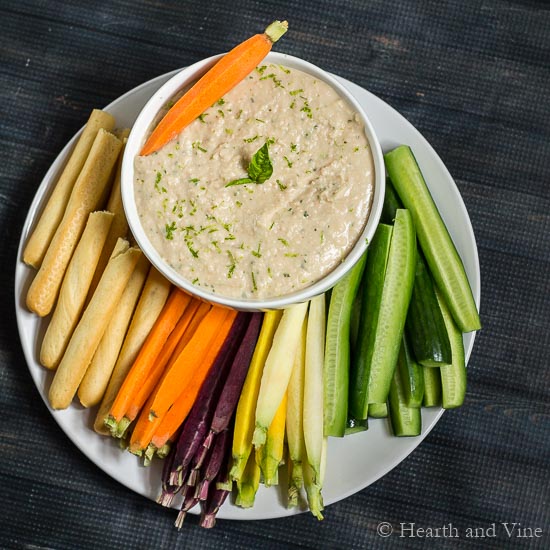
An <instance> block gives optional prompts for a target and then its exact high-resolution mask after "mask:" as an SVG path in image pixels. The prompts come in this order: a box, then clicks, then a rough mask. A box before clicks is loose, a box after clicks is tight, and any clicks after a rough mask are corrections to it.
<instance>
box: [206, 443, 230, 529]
mask: <svg viewBox="0 0 550 550" xmlns="http://www.w3.org/2000/svg"><path fill="white" fill-rule="evenodd" d="M229 458H230V454H229V453H226V455H225V460H224V464H223V466H222V468H221V471H220V474H219V475H218V477H217V478H216V483H215V484H211V488H210V491H208V497H207V500H206V502H201V519H200V524H199V525H200V526H201V527H205V528H206V529H211V528H212V527H214V525H215V524H216V514H217V513H218V511H219V509H220V508H221V507H222V505H223V503H224V502H225V500H226V499H227V496H228V495H229V493H230V492H231V484H230V482H229V462H230V460H229ZM228 485H229V486H228Z"/></svg>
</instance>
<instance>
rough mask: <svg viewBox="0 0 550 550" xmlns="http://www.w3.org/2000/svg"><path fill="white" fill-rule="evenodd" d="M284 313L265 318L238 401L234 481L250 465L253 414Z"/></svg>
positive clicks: (234, 444) (271, 313)
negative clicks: (270, 351)
mask: <svg viewBox="0 0 550 550" xmlns="http://www.w3.org/2000/svg"><path fill="white" fill-rule="evenodd" d="M282 314H283V312H282V311H268V312H267V313H266V314H265V315H264V320H263V322H262V328H261V330H260V336H259V337H258V342H257V343H256V348H255V349H254V355H253V356H252V361H251V362H250V367H249V369H248V374H247V375H246V380H245V381H244V385H243V389H242V392H241V397H240V398H239V404H238V405H237V413H236V416H235V430H234V433H233V449H232V454H233V466H232V467H231V471H230V473H229V475H230V477H231V478H232V479H233V480H235V481H238V480H239V479H240V478H241V476H242V475H243V472H244V470H245V467H246V465H247V463H248V462H249V456H250V451H251V449H252V434H253V433H254V422H255V418H254V413H255V411H256V402H257V401H258V393H259V391H260V382H261V380H262V372H263V369H264V365H265V361H266V358H267V355H268V353H269V350H270V349H271V345H272V343H273V335H274V334H275V330H276V329H277V326H278V325H279V321H280V320H281V316H282Z"/></svg>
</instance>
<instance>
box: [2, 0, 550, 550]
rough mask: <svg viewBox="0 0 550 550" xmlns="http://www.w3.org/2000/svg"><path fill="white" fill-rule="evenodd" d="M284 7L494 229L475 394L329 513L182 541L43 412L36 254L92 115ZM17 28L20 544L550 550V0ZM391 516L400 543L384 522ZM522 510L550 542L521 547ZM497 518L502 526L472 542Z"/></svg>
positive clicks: (9, 136) (11, 165) (478, 224)
mask: <svg viewBox="0 0 550 550" xmlns="http://www.w3.org/2000/svg"><path fill="white" fill-rule="evenodd" d="M275 18H288V19H289V20H290V21H291V27H290V31H289V33H288V35H287V37H285V39H284V40H283V41H281V43H280V44H278V45H277V49H278V50H279V51H283V52H286V53H290V54H293V55H297V56H300V57H303V58H306V59H308V60H310V61H312V62H313V63H316V64H318V65H320V66H321V67H323V68H325V69H327V70H329V71H331V72H334V73H337V74H339V75H341V76H343V77H346V78H348V79H350V80H352V81H354V82H356V83H357V84H359V85H361V86H363V87H365V88H367V89H369V90H370V91H372V92H373V93H375V94H376V95H378V96H379V97H381V98H382V99H383V100H385V101H387V102H388V103H389V104H390V105H392V106H393V107H394V108H396V109H397V110H398V111H400V112H401V113H402V114H403V115H404V116H405V117H406V118H408V119H409V120H410V121H411V122H412V123H413V124H414V125H415V126H416V127H417V128H418V129H419V130H420V131H421V132H422V133H423V134H424V135H425V136H426V138H427V139H428V140H429V141H430V142H431V144H432V145H433V146H434V148H435V149H436V151H437V152H438V153H439V155H440V156H441V158H442V159H443V161H444V162H445V164H446V165H447V167H448V168H449V170H450V172H451V173H452V174H453V176H454V177H455V179H456V182H457V185H458V187H459V189H460V191H461V193H462V196H463V198H464V201H465V203H466V206H467V208H468V211H469V214H470V217H471V220H472V224H473V227H474V231H475V235H476V239H477V244H478V248H479V257H480V262H481V281H482V298H481V310H482V321H483V330H482V331H481V332H480V334H479V335H478V337H477V339H476V344H475V347H474V351H473V354H472V357H471V360H470V365H469V387H468V395H467V399H466V403H465V405H464V407H462V408H461V409H460V410H456V411H451V412H448V413H446V414H445V415H444V416H443V418H442V419H441V421H440V422H439V423H438V424H437V426H436V427H435V429H434V430H433V431H432V432H431V433H430V435H429V436H428V437H427V438H426V440H425V441H424V442H423V443H422V444H421V445H420V447H419V448H418V449H417V450H415V451H414V452H413V453H412V454H411V455H410V456H409V457H408V458H407V459H406V460H405V461H403V462H402V463H401V464H400V465H399V466H398V467H397V468H395V469H394V470H393V471H392V472H390V473H389V474H388V475H386V476H385V477H384V478H382V479H381V480H379V481H378V482H377V483H375V484H373V485H372V486H370V487H368V488H367V489H365V490H363V491H361V492H359V493H357V494H356V495H354V496H352V497H350V498H348V499H347V500H345V501H342V502H340V503H337V504H334V505H332V506H330V507H328V508H327V510H326V519H325V520H324V521H323V522H321V523H319V522H317V520H315V519H314V518H313V517H311V516H310V515H309V514H303V515H300V516H295V517H291V518H286V519H278V520H269V521H258V522H233V521H223V520H220V521H218V524H217V526H216V527H215V529H213V530H210V531H206V530H203V529H200V528H199V527H198V526H197V520H196V518H194V517H192V518H189V520H188V521H187V522H186V525H185V527H184V529H182V531H181V532H177V530H176V529H175V528H174V527H173V521H174V519H175V513H174V512H172V511H167V510H165V509H163V508H161V507H160V506H158V505H156V504H154V503H153V502H150V501H148V500H146V499H145V498H143V497H141V496H139V495H136V494H134V493H133V492H131V491H129V490H128V489H126V488H124V487H123V486H121V485H119V484H118V483H117V482H116V481H114V480H112V479H110V478H109V477H108V476H106V475H105V474H104V473H103V472H101V471H100V470H99V469H98V468H97V467H96V466H95V465H94V464H93V463H91V462H90V461H89V460H88V459H87V458H86V457H85V456H84V455H83V454H82V453H80V452H79V451H78V450H77V449H76V447H74V446H73V444H72V443H71V442H70V440H69V439H68V438H67V437H66V436H65V435H64V434H63V432H62V431H61V430H60V429H59V427H58V426H57V424H56V423H55V421H54V420H53V419H52V417H51V416H50V414H49V413H48V411H47V409H46V407H45V406H44V405H43V403H42V401H41V399H40V396H39V394H38V392H37V390H36V388H35V386H34V384H33V382H32V379H31V377H30V375H29V373H28V370H27V367H26V364H25V359H24V356H23V353H22V351H21V346H20V344H19V338H18V335H17V328H16V323H15V314H14V298H13V287H14V278H13V272H14V265H15V262H16V261H17V258H16V250H17V245H18V242H19V238H20V233H21V229H22V225H23V222H24V220H25V217H26V214H27V211H28V207H29V205H30V203H31V201H32V198H33V196H34V193H35V191H36V189H37V187H38V185H39V183H40V181H41V179H42V177H43V175H44V174H45V172H46V171H47V169H48V167H49V165H50V164H51V162H52V161H53V160H54V159H55V157H56V156H57V154H58V153H59V151H60V150H61V149H62V147H63V146H64V144H65V143H66V142H67V140H68V139H69V138H70V137H71V136H72V135H73V134H74V132H75V131H76V130H77V129H78V128H79V127H80V126H81V125H82V124H83V122H84V121H85V120H86V118H87V115H88V113H89V111H90V110H91V109H92V108H94V107H100V106H103V105H105V104H107V103H109V102H110V101H112V100H113V99H115V98H116V97H118V96H120V95H121V94H122V93H124V92H126V91H127V90H129V89H131V88H133V87H134V86H136V85H138V84H139V83H141V82H144V81H146V80H149V79H150V78H153V77H155V76H157V75H159V74H162V73H165V72H167V71H169V70H172V69H174V68H177V67H181V66H184V65H187V64H189V63H192V62H194V61H197V60H199V59H201V58H203V57H205V56H209V55H212V54H215V53H219V52H222V51H225V50H227V49H228V48H230V47H231V46H232V45H234V44H235V43H237V42H238V41H240V40H241V39H243V38H244V37H245V36H247V35H249V34H250V33H251V32H257V31H259V30H261V29H262V28H263V26H264V25H265V23H266V22H269V21H271V20H273V19H275ZM0 20H1V21H2V32H1V34H0V51H1V57H0V59H1V63H0V96H1V101H0V140H1V147H0V166H1V173H2V177H1V178H0V197H1V200H0V224H1V235H2V239H1V244H0V246H1V247H2V258H3V269H2V270H1V273H0V277H1V285H0V288H1V289H2V290H1V292H0V299H1V307H2V318H1V320H0V326H1V328H2V330H1V334H0V387H1V390H2V391H1V392H0V417H1V418H2V424H1V427H0V485H1V487H2V491H1V492H2V503H3V505H2V513H1V514H0V547H2V548H56V549H69V548H82V549H87V548H93V549H97V548H142V549H150V548H216V549H222V548H227V549H237V548H243V549H249V548H270V549H271V548H273V549H275V548H288V547H303V548H334V549H336V548H385V547H386V546H387V545H388V544H390V545H392V546H396V547H402V548H421V547H424V546H425V545H426V543H428V544H429V545H430V547H437V548H455V547H456V548H459V547H460V548H462V547H471V548H475V547H481V546H482V545H483V547H487V548H504V547H506V546H508V545H513V546H514V547H518V548H531V547H532V548H549V547H550V513H549V509H550V506H549V497H550V485H549V464H550V397H549V387H550V369H549V364H550V359H549V358H550V337H549V334H550V283H549V281H550V170H549V168H548V167H549V165H550V107H549V97H550V30H549V29H550V11H549V9H548V3H547V2H545V1H543V0H541V1H539V2H536V1H527V0H523V1H521V0H515V1H513V0H485V1H483V2H479V1H478V0H443V1H417V2H403V1H401V0H369V1H364V0H347V1H346V0H330V1H329V0H318V1H316V2H314V1H305V0H301V1H299V0H286V1H275V0H266V1H259V0H257V1H245V0H233V1H232V2H225V1H220V0H210V1H209V2H184V1H180V2H178V1H171V2H169V1H163V0H160V1H158V2H146V1H141V0H133V1H124V0H114V1H109V2H107V1H90V2H77V1H75V0H71V1H63V2H43V1H39V0H18V1H17V2H10V1H8V0H2V1H0ZM365 460H368V457H365ZM330 467H335V468H337V467H338V465H337V464H332V465H331V466H330ZM380 522H388V523H390V524H391V525H392V527H393V529H394V534H393V535H391V536H390V537H387V538H384V537H381V536H380V535H379V534H377V528H378V525H379V524H380ZM502 522H507V523H509V524H511V523H516V524H521V527H526V528H531V529H532V530H534V529H536V528H540V529H542V530H543V535H542V537H541V538H536V537H533V538H517V537H516V535H517V533H518V531H517V530H516V531H515V532H514V533H513V535H512V537H511V538H510V537H509V536H508V534H507V533H506V531H505V528H504V526H503V525H502ZM402 523H406V524H409V523H414V524H415V526H416V527H417V528H423V529H428V528H432V529H433V528H436V527H443V526H445V525H450V524H451V525H452V526H453V527H456V529H457V530H458V532H459V534H460V537H459V538H456V537H439V538H437V539H435V538H432V539H430V540H427V539H425V538H422V537H421V536H415V537H413V538H411V537H400V536H399V530H400V529H401V524H402ZM493 523H495V524H496V525H495V528H496V534H497V536H496V537H495V538H492V537H490V536H488V537H487V538H485V539H483V540H482V539H479V538H478V539H475V538H467V537H466V530H467V529H468V528H469V527H470V528H476V527H477V528H483V529H488V528H490V527H491V526H492V524H493ZM509 527H510V528H511V526H509ZM488 533H489V534H490V532H488ZM451 534H453V533H451Z"/></svg>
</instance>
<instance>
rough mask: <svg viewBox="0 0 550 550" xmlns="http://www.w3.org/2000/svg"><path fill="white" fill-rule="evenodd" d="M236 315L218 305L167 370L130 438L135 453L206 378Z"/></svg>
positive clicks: (144, 445)
mask: <svg viewBox="0 0 550 550" xmlns="http://www.w3.org/2000/svg"><path fill="white" fill-rule="evenodd" d="M236 315H237V312H236V311H230V310H226V309H223V308H217V307H214V308H212V309H211V310H210V311H209V312H208V313H207V315H206V317H205V318H204V319H203V322H202V323H201V325H200V326H199V328H198V329H197V331H196V332H195V334H194V335H193V337H192V338H191V340H190V341H189V343H188V345H187V346H186V347H185V349H184V350H183V352H182V353H181V354H180V355H179V357H178V358H177V359H176V361H174V363H173V364H172V366H171V368H170V369H169V370H167V371H166V372H165V373H164V375H163V377H162V379H161V380H160V382H159V384H158V385H157V387H156V388H155V390H154V392H153V393H152V394H151V396H150V397H149V399H148V401H147V403H146V405H145V407H144V408H143V409H142V411H141V414H140V415H139V418H138V421H137V423H136V425H135V427H134V430H133V432H132V437H131V439H130V447H129V449H130V451H131V452H134V453H140V451H143V450H145V449H146V448H147V446H148V445H149V443H150V442H151V439H152V437H153V435H154V434H155V432H156V430H157V428H158V427H159V426H160V424H161V423H162V421H163V419H164V417H165V416H166V415H167V413H168V411H169V409H170V408H171V407H173V404H174V403H175V402H176V401H177V400H178V397H179V396H180V395H181V394H182V393H183V392H185V391H186V389H187V387H188V386H189V384H190V383H191V382H192V381H194V380H195V379H196V378H202V379H203V380H204V377H205V376H206V373H208V369H209V368H210V366H211V365H212V363H213V362H214V361H215V359H216V355H217V354H218V352H219V350H220V349H221V347H222V345H223V342H224V341H225V339H226V338H227V335H228V334H229V331H230V329H231V325H232V324H233V322H234V320H235V317H236ZM201 383H202V382H201ZM199 388H200V385H199ZM192 401H194V398H193V399H192ZM191 404H192V403H191ZM180 406H181V405H180ZM153 411H154V412H153ZM156 411H158V413H157V412H156Z"/></svg>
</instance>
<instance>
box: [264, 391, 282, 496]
mask: <svg viewBox="0 0 550 550" xmlns="http://www.w3.org/2000/svg"><path fill="white" fill-rule="evenodd" d="M286 404H287V393H286V392H285V394H284V396H283V399H282V401H281V403H280V404H279V408H278V409H277V412H276V413H275V416H274V417H273V420H272V422H271V424H270V425H269V428H268V430H267V435H266V440H265V444H264V445H263V447H262V449H261V452H262V461H261V464H260V470H261V471H262V474H263V476H264V484H265V486H266V487H270V486H271V485H278V483H279V475H278V472H279V465H280V464H281V462H282V460H283V452H284V442H285V422H286Z"/></svg>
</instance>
